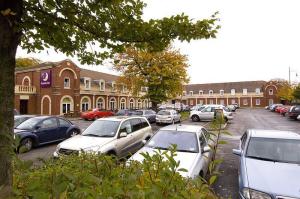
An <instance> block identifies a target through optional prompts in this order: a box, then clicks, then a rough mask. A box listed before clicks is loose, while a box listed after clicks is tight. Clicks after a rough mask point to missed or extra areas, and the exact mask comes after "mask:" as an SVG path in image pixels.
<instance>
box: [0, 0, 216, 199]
mask: <svg viewBox="0 0 300 199" xmlns="http://www.w3.org/2000/svg"><path fill="white" fill-rule="evenodd" d="M144 7H145V4H144V3H143V2H142V1H141V0H77V1H74V0H60V1H58V0H44V1H40V0H1V1H0V30H1V31H0V60H1V61H0V68H1V74H0V129H1V131H0V162H1V164H0V187H4V188H3V189H1V191H0V195H1V196H2V197H4V198H6V194H9V193H10V188H11V183H12V175H11V173H12V172H11V162H12V161H11V153H12V151H13V150H12V142H13V139H12V130H13V108H14V70H15V65H16V61H15V56H16V50H17V47H18V46H21V47H22V48H23V49H27V50H28V52H39V51H41V50H44V49H47V48H49V47H50V46H52V47H53V48H54V49H55V50H57V51H60V52H63V53H65V54H66V55H68V56H74V55H76V56H78V57H79V59H80V61H81V62H82V63H88V64H91V63H95V64H99V63H101V60H103V59H105V58H108V57H112V55H113V54H114V53H116V52H117V53H119V52H122V51H123V50H124V47H125V46H127V45H128V44H131V45H134V46H136V47H140V48H149V49H151V50H162V49H164V48H165V47H166V46H168V45H169V44H170V42H171V41H172V40H173V39H179V40H181V41H191V40H192V39H209V38H214V37H215V36H216V33H217V29H218V28H219V27H218V26H217V25H215V24H216V21H217V20H218V19H217V18H216V16H215V15H213V16H212V17H211V18H209V19H204V20H198V21H192V20H191V19H189V17H188V16H186V15H184V14H181V15H176V16H171V17H169V18H163V19H157V20H149V21H144V20H143V19H142V14H143V8H144ZM87 47H91V48H92V49H90V48H87ZM96 47H98V48H96Z"/></svg>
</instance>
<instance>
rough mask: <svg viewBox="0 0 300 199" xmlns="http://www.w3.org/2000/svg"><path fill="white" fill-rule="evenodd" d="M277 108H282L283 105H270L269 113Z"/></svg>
mask: <svg viewBox="0 0 300 199" xmlns="http://www.w3.org/2000/svg"><path fill="white" fill-rule="evenodd" d="M278 106H283V104H272V105H271V106H270V111H272V112H274V111H275V109H276V108H277V107H278Z"/></svg>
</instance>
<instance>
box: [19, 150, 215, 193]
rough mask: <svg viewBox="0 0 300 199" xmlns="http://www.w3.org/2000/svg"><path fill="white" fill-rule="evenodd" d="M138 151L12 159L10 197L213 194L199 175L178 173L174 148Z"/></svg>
mask: <svg viewBox="0 0 300 199" xmlns="http://www.w3.org/2000/svg"><path fill="white" fill-rule="evenodd" d="M143 155H144V158H145V160H144V161H143V162H142V163H139V162H136V161H133V162H131V163H128V162H124V161H118V160H116V158H113V157H110V156H104V155H92V154H81V155H80V156H75V155H74V156H68V157H64V158H61V159H59V160H49V161H45V163H44V164H42V166H39V167H37V166H35V167H34V166H32V165H30V164H28V162H22V161H19V160H18V161H15V165H14V167H15V168H14V194H15V198H33V199H35V198H37V199H44V198H45V199H56V198H57V199H67V198H70V199H73V198H76V199H81V198H82V199H89V198H91V199H96V198H99V199H100V198H101V199H102V198H105V199H106V198H107V199H109V198H111V199H131V198H134V199H139V198H150V199H151V198H153V199H160V198H174V199H176V198H178V199H179V198H188V199H192V198H197V199H201V198H206V199H210V198H216V196H215V195H214V194H213V192H212V191H211V189H210V187H209V186H208V185H207V184H206V183H205V182H204V180H203V179H200V178H198V179H193V180H192V179H186V178H183V177H182V176H181V175H180V174H179V173H178V171H183V172H184V169H180V168H179V162H176V161H175V160H174V157H175V156H176V152H175V150H174V148H173V149H172V150H171V151H163V152H162V151H159V152H157V153H156V154H154V155H153V156H150V155H149V154H143Z"/></svg>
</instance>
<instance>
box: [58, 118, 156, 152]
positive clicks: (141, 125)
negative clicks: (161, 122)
mask: <svg viewBox="0 0 300 199" xmlns="http://www.w3.org/2000/svg"><path fill="white" fill-rule="evenodd" d="M151 136H152V128H151V126H150V124H149V122H148V121H147V119H146V118H144V117H128V116H115V117H108V118H101V119H98V120H96V121H95V122H93V123H92V124H91V125H90V126H89V127H88V128H87V129H86V130H85V131H84V132H83V133H82V134H81V135H77V136H74V137H72V138H70V139H68V140H65V141H63V142H62V143H60V144H59V145H58V146H57V149H56V151H55V152H54V157H58V156H60V155H69V154H72V153H76V154H78V153H80V152H81V151H84V152H91V153H102V154H108V155H115V156H118V157H126V156H127V155H129V154H132V153H134V152H136V151H137V150H138V149H140V148H141V147H142V146H143V143H144V142H143V141H144V140H149V139H150V137H151Z"/></svg>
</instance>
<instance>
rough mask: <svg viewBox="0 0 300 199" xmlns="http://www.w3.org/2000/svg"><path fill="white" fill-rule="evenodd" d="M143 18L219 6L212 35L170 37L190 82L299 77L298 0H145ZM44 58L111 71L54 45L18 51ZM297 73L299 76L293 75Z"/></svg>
mask: <svg viewBox="0 0 300 199" xmlns="http://www.w3.org/2000/svg"><path fill="white" fill-rule="evenodd" d="M144 2H145V3H147V7H146V8H145V9H144V19H146V20H147V19H150V18H157V19H159V18H162V17H168V16H171V15H175V14H180V13H182V12H184V13H185V14H187V15H188V16H190V17H191V18H192V19H194V20H199V19H204V18H209V17H210V16H211V15H212V14H214V13H215V12H216V11H218V12H219V18H220V21H219V25H221V29H220V30H219V33H218V34H217V38H216V39H208V40H197V41H191V42H190V43H187V42H183V43H181V42H179V41H175V42H174V44H173V45H174V47H175V48H177V49H179V50H180V52H181V53H182V54H185V55H187V56H188V60H189V61H188V63H189V68H188V74H189V76H190V83H213V82H234V81H253V80H266V81H268V80H270V79H274V78H283V79H286V80H288V77H289V67H290V69H291V73H290V74H291V81H292V82H293V81H296V82H300V12H299V6H300V1H299V0H144ZM28 56H30V57H35V58H38V59H41V60H43V61H60V60H63V59H66V58H69V59H71V60H72V61H74V62H75V63H76V64H78V65H79V66H81V67H84V68H89V69H93V70H99V71H102V72H108V73H114V74H115V72H114V71H112V69H111V67H110V66H109V64H104V66H87V65H81V64H80V63H79V62H78V60H77V59H76V57H73V58H72V57H67V56H65V55H64V54H62V53H55V51H53V50H52V49H48V53H47V52H41V53H37V54H27V52H26V51H25V50H22V49H20V48H19V49H18V51H17V57H28ZM296 74H298V76H296Z"/></svg>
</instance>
